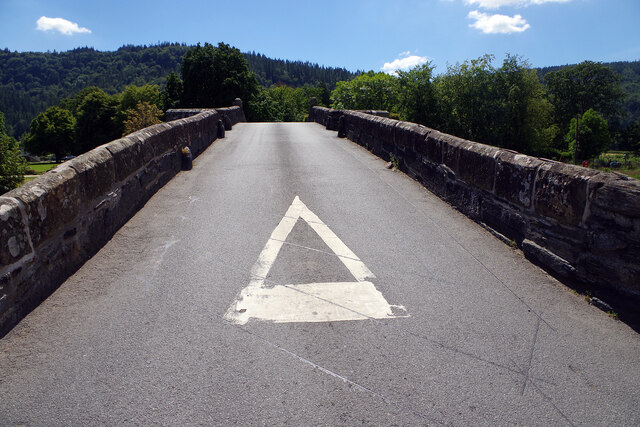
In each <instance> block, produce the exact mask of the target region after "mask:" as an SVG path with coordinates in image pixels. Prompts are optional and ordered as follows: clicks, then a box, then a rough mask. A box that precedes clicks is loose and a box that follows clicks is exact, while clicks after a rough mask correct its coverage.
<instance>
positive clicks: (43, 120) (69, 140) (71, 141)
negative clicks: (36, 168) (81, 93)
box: [25, 107, 76, 160]
mask: <svg viewBox="0 0 640 427" xmlns="http://www.w3.org/2000/svg"><path fill="white" fill-rule="evenodd" d="M75 125H76V120H75V118H74V116H73V114H72V113H71V112H70V111H69V110H66V109H64V108H61V107H49V108H47V110H46V111H45V112H44V113H40V114H38V117H36V118H35V119H33V121H32V122H31V130H30V132H29V135H28V136H27V138H26V139H25V149H26V150H27V151H28V152H30V153H31V154H37V155H40V154H48V153H53V154H54V155H55V156H56V160H60V159H61V158H62V156H63V155H64V154H67V153H70V152H72V151H74V146H75Z"/></svg>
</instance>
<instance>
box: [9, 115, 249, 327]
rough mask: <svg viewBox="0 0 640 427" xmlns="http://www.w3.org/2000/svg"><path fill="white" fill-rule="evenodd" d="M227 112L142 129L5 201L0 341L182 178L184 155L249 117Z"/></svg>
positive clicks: (66, 165) (14, 192)
mask: <svg viewBox="0 0 640 427" xmlns="http://www.w3.org/2000/svg"><path fill="white" fill-rule="evenodd" d="M221 110H222V111H217V110H206V111H202V112H199V113H197V114H195V115H191V116H190V117H188V118H179V119H177V120H174V121H172V122H170V123H161V124H158V125H154V126H151V127H148V128H146V129H142V130H140V131H137V132H135V133H132V134H130V135H127V136H125V137H123V138H120V139H118V140H116V141H112V142H110V143H108V144H105V145H102V146H100V147H97V148H95V149H94V150H91V151H89V152H87V153H85V154H82V155H80V156H78V157H76V158H75V159H73V160H71V161H68V162H66V163H63V164H61V165H60V166H58V167H57V168H55V169H53V170H52V171H49V172H47V173H46V174H44V175H43V176H41V177H39V178H37V179H35V180H33V181H31V182H29V183H27V184H25V185H23V186H22V187H19V188H17V189H15V190H12V191H10V192H8V193H6V194H4V195H2V196H0V337H1V336H3V335H4V334H5V333H6V332H7V331H8V330H9V329H10V328H12V327H13V326H14V325H15V324H16V323H17V322H18V321H20V319H22V318H23V317H24V316H25V315H26V314H27V313H29V311H31V310H32V309H33V308H35V307H36V306H37V305H38V304H39V303H40V302H41V301H42V300H44V299H45V298H46V297H47V296H49V295H50V294H51V293H52V292H53V291H54V290H55V289H57V287H58V286H59V285H60V284H61V283H62V282H63V281H64V280H66V278H67V277H69V276H70V275H71V274H73V273H74V272H75V271H76V270H77V269H78V268H79V267H80V266H81V265H82V264H83V263H84V262H85V261H87V260H88V259H89V258H90V257H91V256H93V255H94V254H95V253H96V252H97V251H98V250H99V249H100V248H101V247H102V246H103V245H104V244H105V243H106V242H107V241H108V240H109V239H110V238H111V237H112V236H113V234H114V233H115V232H116V231H117V230H118V229H119V228H120V227H121V226H122V225H124V224H125V223H126V222H127V221H128V220H129V219H130V218H131V217H132V216H133V215H134V214H135V213H136V212H137V211H138V210H139V209H140V208H142V206H144V204H145V203H146V202H147V200H149V198H151V196H152V195H153V194H154V193H155V192H156V191H158V190H159V189H160V188H161V187H162V186H163V185H164V184H166V183H167V182H168V181H169V180H171V178H173V177H174V176H175V175H176V174H177V173H178V172H179V171H180V170H181V161H182V153H181V149H182V148H183V147H190V149H191V152H192V154H193V155H194V156H197V155H198V154H200V153H201V152H202V151H204V150H205V149H206V148H207V147H208V146H209V145H210V144H211V143H212V142H213V141H214V140H215V139H216V138H217V137H218V136H219V135H220V136H221V133H220V127H221V126H222V121H223V120H224V119H225V118H226V119H227V120H228V121H229V122H230V123H232V124H235V123H237V122H238V121H239V119H240V117H241V116H243V114H242V111H241V108H239V107H232V108H228V109H221ZM238 110H240V111H238ZM223 129H224V128H223ZM222 134H224V130H223V131H222Z"/></svg>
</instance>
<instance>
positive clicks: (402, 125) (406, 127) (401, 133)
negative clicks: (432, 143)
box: [393, 122, 429, 150]
mask: <svg viewBox="0 0 640 427" xmlns="http://www.w3.org/2000/svg"><path fill="white" fill-rule="evenodd" d="M428 133H429V128H426V127H424V126H422V125H417V124H415V123H408V122H397V123H396V125H395V126H394V127H393V134H394V138H393V140H394V142H395V144H396V145H397V146H398V147H403V148H408V149H411V150H414V149H415V147H416V146H417V145H419V144H422V142H423V141H424V139H425V137H426V136H427V134H428Z"/></svg>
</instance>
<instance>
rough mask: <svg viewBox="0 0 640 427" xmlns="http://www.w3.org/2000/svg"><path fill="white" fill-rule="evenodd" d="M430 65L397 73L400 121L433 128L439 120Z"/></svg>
mask: <svg viewBox="0 0 640 427" xmlns="http://www.w3.org/2000/svg"><path fill="white" fill-rule="evenodd" d="M433 69H434V67H433V66H432V65H431V63H427V64H423V65H419V66H417V67H415V68H412V69H411V70H409V71H398V78H399V80H398V112H399V114H400V117H401V118H402V120H406V121H409V122H413V123H421V124H424V125H426V126H431V127H434V126H436V124H437V123H438V120H439V108H440V107H439V105H438V99H437V97H436V93H435V87H434V85H433V79H432V78H433Z"/></svg>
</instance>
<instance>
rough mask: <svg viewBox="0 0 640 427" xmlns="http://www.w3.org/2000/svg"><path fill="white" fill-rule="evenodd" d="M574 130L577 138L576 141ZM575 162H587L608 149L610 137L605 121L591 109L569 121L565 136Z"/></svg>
mask: <svg viewBox="0 0 640 427" xmlns="http://www.w3.org/2000/svg"><path fill="white" fill-rule="evenodd" d="M576 130H577V133H578V135H577V136H578V138H577V140H576ZM565 138H566V140H567V142H568V143H569V150H570V151H571V153H572V154H573V158H574V161H575V162H580V161H582V160H589V159H592V158H594V157H596V156H598V155H599V154H600V153H602V152H603V151H605V150H607V149H608V148H609V143H610V141H611V137H610V135H609V125H608V123H607V121H606V120H605V119H604V117H602V116H601V115H600V114H598V112H597V111H595V110H594V109H593V108H590V109H588V110H587V111H585V113H584V114H583V115H582V116H579V117H578V118H577V119H576V118H574V119H572V120H571V123H570V125H569V132H568V133H567V135H566V137H565Z"/></svg>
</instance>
